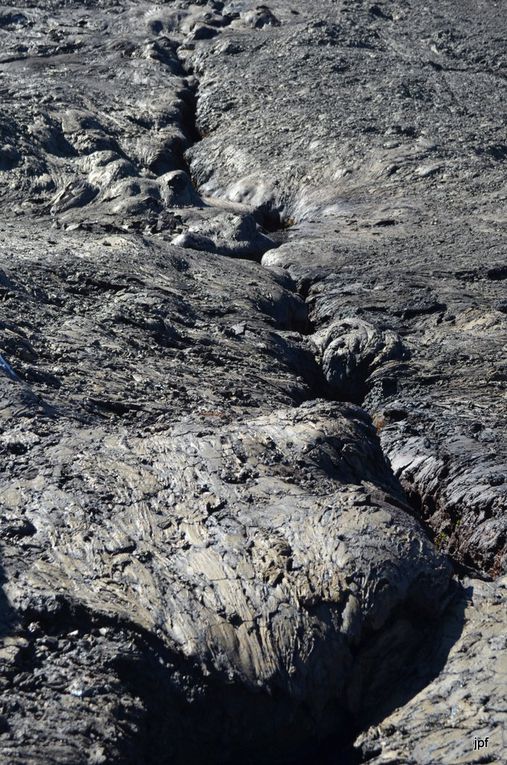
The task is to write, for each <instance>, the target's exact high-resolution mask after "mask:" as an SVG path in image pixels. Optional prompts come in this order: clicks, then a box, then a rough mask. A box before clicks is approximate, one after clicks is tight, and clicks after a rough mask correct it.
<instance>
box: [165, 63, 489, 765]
mask: <svg viewBox="0 0 507 765" xmlns="http://www.w3.org/2000/svg"><path fill="white" fill-rule="evenodd" d="M180 61H181V64H182V67H183V69H184V70H185V71H186V73H187V74H188V75H189V76H195V75H194V73H193V72H192V71H191V70H189V69H187V68H186V64H185V62H184V61H183V60H182V59H180ZM198 91H199V85H198V83H197V82H196V84H195V85H194V86H193V88H192V91H191V92H192V98H191V109H190V111H189V116H188V122H187V120H185V130H186V133H187V135H188V136H189V141H191V142H190V144H189V146H188V148H191V146H192V145H194V144H195V143H196V142H198V141H200V140H201V139H202V136H201V134H200V131H199V129H198V126H197V112H198ZM187 150H188V149H187ZM185 155H186V152H185ZM184 161H185V165H186V172H187V173H188V176H189V178H190V179H191V181H192V184H193V185H194V188H195V190H196V192H197V194H199V196H201V195H200V191H199V187H198V186H197V185H196V183H195V181H194V178H193V174H192V170H191V166H190V163H189V162H188V160H187V158H186V156H185V158H184ZM252 214H253V216H254V218H255V221H256V223H257V225H258V227H259V228H260V230H261V231H262V232H263V233H265V234H267V236H269V238H270V239H271V240H272V241H273V248H275V247H277V246H280V245H281V244H282V243H284V242H285V241H287V239H288V230H289V229H290V228H291V227H292V226H293V225H294V223H295V222H294V221H293V220H291V219H284V218H283V216H282V213H281V211H280V210H279V209H277V208H276V207H275V206H274V205H269V204H264V205H262V206H260V207H258V208H257V209H255V210H254V211H253V212H252ZM263 254H264V252H261V253H260V254H256V255H252V256H250V257H248V258H247V259H248V260H251V261H253V262H257V263H260V260H261V257H262V255H263ZM225 257H227V256H225ZM268 270H269V268H268ZM310 288H311V283H309V282H302V283H301V284H300V285H296V284H294V285H293V286H292V288H291V291H292V292H293V293H294V294H296V295H298V297H300V298H301V300H302V301H303V302H304V304H305V306H306V322H305V325H304V327H302V326H301V325H299V326H292V327H290V329H291V330H293V331H295V332H297V333H298V334H299V335H300V336H301V337H302V338H304V337H306V338H310V337H311V336H312V335H313V334H314V333H315V331H316V328H315V326H314V324H313V322H312V321H311V318H310V307H309V304H308V301H309V292H310ZM313 356H314V360H315V369H316V375H315V377H314V378H313V380H312V381H311V384H310V392H311V396H309V397H308V399H306V400H312V401H317V400H326V401H336V402H342V403H351V404H354V405H357V406H360V407H362V405H363V403H364V400H365V398H366V396H367V394H368V392H369V388H368V384H367V378H368V375H369V364H368V363H367V362H365V363H363V364H359V365H358V366H357V367H356V369H355V375H354V378H353V379H351V380H348V381H347V383H346V385H345V386H344V388H342V390H338V389H337V388H336V386H333V385H332V384H330V383H329V381H328V380H327V379H326V377H325V374H324V371H323V368H322V363H321V361H320V360H319V358H318V354H317V351H316V349H314V351H313ZM352 390H355V391H357V395H355V396H354V395H351V391H352ZM363 411H365V413H366V414H368V412H367V411H366V410H363ZM368 416H369V415H368ZM382 451H383V450H382ZM383 453H384V457H385V459H386V462H387V463H388V464H390V461H389V458H388V457H387V455H386V454H385V452H383ZM400 492H401V494H402V496H404V497H405V499H406V503H407V506H409V507H412V509H413V510H414V515H415V517H416V518H417V519H418V521H419V522H420V524H421V526H422V528H423V529H424V531H425V533H426V535H427V536H428V537H429V539H430V540H431V541H432V542H435V537H436V535H435V532H434V531H433V530H432V529H431V528H430V527H429V526H428V524H427V523H426V521H425V519H424V514H423V512H422V507H421V505H420V504H419V505H418V502H417V499H416V498H415V496H409V495H408V494H407V493H406V492H405V491H404V490H402V489H401V487H400ZM450 562H451V564H452V565H453V568H454V571H455V573H456V574H462V573H470V570H469V569H468V568H467V567H466V566H464V565H463V564H460V563H459V562H458V561H455V560H452V559H451V561H450ZM473 573H475V572H473ZM365 639H366V640H371V639H374V635H373V634H372V635H368V636H366V638H365ZM430 679H431V678H428V679H427V682H430ZM422 687H424V684H422V685H421V689H422ZM394 694H396V691H395V692H394ZM393 708H394V705H393ZM366 727H368V726H366ZM365 729H366V728H365V727H362V726H361V725H359V724H356V723H355V721H354V720H351V721H350V730H349V733H348V735H347V736H346V740H344V736H343V732H342V733H341V734H340V735H337V736H331V737H328V738H326V739H324V740H321V741H319V742H316V741H309V742H308V751H307V752H302V753H301V757H299V758H298V759H297V760H293V761H290V762H289V761H287V763H286V765H309V763H310V762H312V763H313V762H314V761H316V758H317V759H318V761H319V762H320V763H322V765H335V763H337V762H339V763H340V765H361V763H364V762H366V761H367V759H369V758H367V757H363V756H362V754H361V753H360V752H359V751H358V750H357V749H356V748H355V747H354V741H355V740H356V739H357V737H358V736H359V735H360V733H361V732H362V731H363V730H365Z"/></svg>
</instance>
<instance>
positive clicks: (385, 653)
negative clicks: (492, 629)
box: [349, 581, 467, 729]
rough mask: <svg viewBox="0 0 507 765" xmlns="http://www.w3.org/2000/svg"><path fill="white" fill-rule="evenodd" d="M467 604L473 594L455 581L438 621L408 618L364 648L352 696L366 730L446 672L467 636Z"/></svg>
mask: <svg viewBox="0 0 507 765" xmlns="http://www.w3.org/2000/svg"><path fill="white" fill-rule="evenodd" d="M466 602H467V590H466V589H465V588H464V587H463V586H462V585H461V584H460V583H459V582H456V581H453V582H452V584H451V588H450V596H449V600H448V603H447V605H446V608H445V610H444V611H443V613H442V615H441V616H440V618H438V620H437V621H435V622H432V621H430V620H428V619H427V618H426V617H425V615H422V614H418V613H410V612H404V613H402V614H399V615H398V616H397V617H395V618H394V619H392V620H391V622H390V624H389V625H386V626H385V627H384V628H383V629H382V634H381V635H380V636H378V637H376V638H375V639H374V640H371V645H364V646H362V647H361V648H360V650H359V652H358V656H357V668H356V674H355V677H354V680H353V682H352V684H351V690H350V695H349V698H350V705H351V708H352V709H353V711H354V714H355V716H356V720H357V723H358V727H359V728H360V729H365V728H367V727H369V726H371V725H378V724H379V723H380V722H381V721H382V720H383V719H385V718H386V717H387V716H388V715H390V714H391V713H392V712H393V711H394V710H395V709H397V708H398V707H401V706H404V705H405V704H407V702H409V701H410V699H412V698H413V697H414V696H416V695H417V694H418V693H419V692H420V691H421V690H422V689H423V688H425V687H426V686H427V685H429V684H430V683H431V682H432V680H434V679H435V677H437V676H438V675H439V674H440V673H441V672H442V670H443V669H444V667H445V665H446V662H447V659H448V656H449V653H450V651H451V649H452V647H453V646H454V644H455V643H456V642H457V641H458V640H459V638H460V636H461V633H462V631H463V627H464V623H465V608H466Z"/></svg>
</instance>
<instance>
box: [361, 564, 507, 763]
mask: <svg viewBox="0 0 507 765" xmlns="http://www.w3.org/2000/svg"><path fill="white" fill-rule="evenodd" d="M505 585H506V582H505V577H503V578H502V579H500V580H499V581H498V582H497V583H495V584H493V583H486V582H481V581H477V580H475V581H474V580H468V581H465V582H464V587H463V588H462V589H461V590H460V591H458V592H457V593H456V596H455V599H454V601H453V602H452V603H451V605H450V607H449V609H448V611H447V613H446V615H445V617H444V619H443V620H442V621H443V625H442V626H443V629H442V638H441V642H440V644H438V643H435V644H434V646H433V647H432V650H430V651H426V652H425V653H426V657H425V661H426V662H427V666H428V667H430V666H432V665H434V664H438V663H439V662H441V661H442V657H447V658H446V660H445V666H444V668H443V670H442V671H441V672H440V674H439V675H438V676H437V677H436V678H434V679H433V680H432V681H431V682H430V683H429V684H428V685H427V686H426V687H425V688H424V690H421V691H420V693H418V694H417V695H416V696H414V698H413V699H412V700H411V701H410V702H409V703H408V704H406V705H405V706H403V707H401V708H400V709H397V710H396V711H395V712H394V713H393V714H391V715H390V716H388V717H387V718H386V719H385V720H383V721H382V723H381V724H380V725H376V726H372V727H371V728H369V729H368V730H367V731H366V733H364V734H362V735H361V737H360V739H359V740H358V741H357V744H356V745H357V748H358V749H359V750H360V752H361V753H362V756H363V757H364V761H367V762H369V763H370V762H371V763H374V765H380V763H399V762H403V763H407V765H419V764H421V765H422V763H424V764H425V763H427V762H449V763H450V762H462V763H481V762H489V763H493V764H494V765H500V763H502V762H503V761H504V752H505V746H506V743H507V739H506V731H507V711H506V709H505V704H502V703H500V704H499V703H498V701H499V700H500V699H502V698H504V696H505V684H506V681H507V664H506V660H505V647H506V626H507V625H506V623H505V622H506V619H505ZM463 618H464V627H462V622H463ZM461 630H462V631H461ZM460 632H461V634H460V635H459V639H458V640H457V641H456V642H455V643H454V645H453V646H452V648H451V651H450V653H449V655H448V656H447V653H448V644H449V642H450V641H453V640H454V637H455V635H456V633H458V634H459V633H460ZM439 654H440V656H439ZM409 682H410V681H409Z"/></svg>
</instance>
